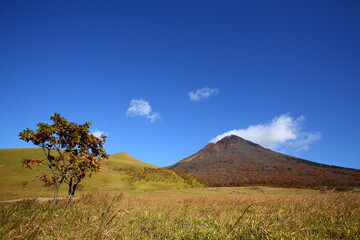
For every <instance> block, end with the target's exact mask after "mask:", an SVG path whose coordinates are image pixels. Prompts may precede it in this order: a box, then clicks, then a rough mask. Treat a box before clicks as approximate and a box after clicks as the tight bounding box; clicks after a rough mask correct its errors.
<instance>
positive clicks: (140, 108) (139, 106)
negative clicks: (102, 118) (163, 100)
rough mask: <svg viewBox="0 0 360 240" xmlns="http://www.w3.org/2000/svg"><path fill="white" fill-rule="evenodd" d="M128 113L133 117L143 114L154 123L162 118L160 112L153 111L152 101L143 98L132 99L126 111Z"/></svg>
mask: <svg viewBox="0 0 360 240" xmlns="http://www.w3.org/2000/svg"><path fill="white" fill-rule="evenodd" d="M126 115H127V116H131V117H135V116H142V117H145V118H147V119H148V120H149V121H150V122H152V123H153V122H156V121H157V120H159V119H160V118H161V117H160V114H158V113H155V112H153V111H152V109H151V105H150V103H149V102H148V101H146V100H144V99H142V98H140V99H132V100H131V101H130V107H129V108H128V110H127V111H126Z"/></svg>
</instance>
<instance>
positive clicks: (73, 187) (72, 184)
mask: <svg viewBox="0 0 360 240" xmlns="http://www.w3.org/2000/svg"><path fill="white" fill-rule="evenodd" d="M78 184H79V182H78V181H76V180H73V178H71V179H70V182H69V190H68V194H69V195H68V203H71V201H72V199H73V197H74V195H75V190H76V187H77V185H78Z"/></svg>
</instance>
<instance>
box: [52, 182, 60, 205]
mask: <svg viewBox="0 0 360 240" xmlns="http://www.w3.org/2000/svg"><path fill="white" fill-rule="evenodd" d="M59 188H60V184H59V183H55V189H54V200H53V206H55V205H56V203H57V199H58V194H59Z"/></svg>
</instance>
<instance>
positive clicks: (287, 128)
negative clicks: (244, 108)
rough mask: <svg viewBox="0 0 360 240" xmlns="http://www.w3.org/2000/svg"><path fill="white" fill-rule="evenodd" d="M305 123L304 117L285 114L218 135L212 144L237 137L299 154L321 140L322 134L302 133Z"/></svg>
mask: <svg viewBox="0 0 360 240" xmlns="http://www.w3.org/2000/svg"><path fill="white" fill-rule="evenodd" d="M304 121H305V118H304V117H303V116H301V117H298V118H293V117H291V116H290V115H289V114H283V115H280V116H278V117H275V118H274V119H273V120H272V121H271V122H268V123H265V124H258V125H251V126H249V127H248V128H245V129H234V130H231V131H228V132H226V133H223V134H221V135H218V136H217V137H215V138H214V139H212V140H211V141H210V142H213V143H216V142H217V141H219V140H220V139H222V138H223V137H226V136H229V135H236V136H239V137H242V138H244V139H247V140H249V141H252V142H254V143H257V144H260V145H261V146H263V147H266V148H270V149H272V150H275V151H281V152H298V151H303V150H308V149H309V145H310V144H311V143H313V142H315V141H317V140H319V139H320V138H321V134H320V133H311V132H304V131H302V127H301V126H302V124H303V122H304Z"/></svg>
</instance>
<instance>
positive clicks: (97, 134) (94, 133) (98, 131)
mask: <svg viewBox="0 0 360 240" xmlns="http://www.w3.org/2000/svg"><path fill="white" fill-rule="evenodd" d="M103 134H104V132H103V131H100V130H96V131H94V132H92V135H94V136H95V137H97V138H100V137H101V135H103Z"/></svg>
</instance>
